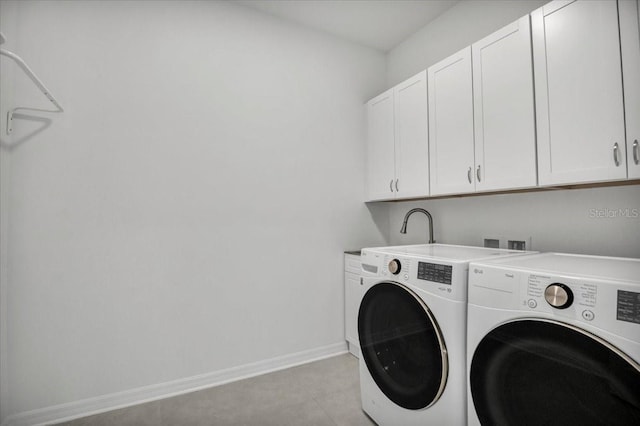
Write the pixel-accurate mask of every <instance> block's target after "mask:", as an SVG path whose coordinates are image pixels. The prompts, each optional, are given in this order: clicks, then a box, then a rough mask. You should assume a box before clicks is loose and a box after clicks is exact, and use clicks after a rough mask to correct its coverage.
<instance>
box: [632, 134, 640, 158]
mask: <svg viewBox="0 0 640 426" xmlns="http://www.w3.org/2000/svg"><path fill="white" fill-rule="evenodd" d="M638 149H639V148H638V139H636V140H635V141H633V162H634V163H636V164H640V158H638V157H640V154H638Z"/></svg>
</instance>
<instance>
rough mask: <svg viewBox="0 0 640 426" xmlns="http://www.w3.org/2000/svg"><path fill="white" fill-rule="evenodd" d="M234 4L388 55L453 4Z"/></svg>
mask: <svg viewBox="0 0 640 426" xmlns="http://www.w3.org/2000/svg"><path fill="white" fill-rule="evenodd" d="M234 3H239V4H241V5H244V6H247V7H250V8H252V9H257V10H260V11H263V12H266V13H268V14H270V15H274V16H277V17H280V18H284V19H288V20H290V21H294V22H297V23H299V24H302V25H304V26H307V27H311V28H314V29H317V30H321V31H324V32H327V33H330V34H333V35H335V36H338V37H341V38H343V39H346V40H349V41H352V42H355V43H358V44H363V45H365V46H368V47H372V48H374V49H377V50H380V51H383V52H387V51H389V50H390V49H392V48H393V47H395V46H397V45H398V44H400V43H401V42H402V41H403V40H405V39H407V38H408V37H409V36H410V35H412V34H413V33H415V32H416V31H418V30H419V29H420V28H422V27H424V26H425V25H427V24H428V23H429V22H431V21H432V20H434V19H435V18H437V17H438V16H440V15H441V14H442V13H444V12H445V11H446V10H447V9H449V8H451V7H452V6H453V5H455V4H456V3H457V1H454V0H236V1H234Z"/></svg>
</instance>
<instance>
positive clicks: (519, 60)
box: [472, 16, 537, 191]
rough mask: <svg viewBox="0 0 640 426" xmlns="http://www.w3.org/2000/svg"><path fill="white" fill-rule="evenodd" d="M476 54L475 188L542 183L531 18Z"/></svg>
mask: <svg viewBox="0 0 640 426" xmlns="http://www.w3.org/2000/svg"><path fill="white" fill-rule="evenodd" d="M472 58H473V100H474V117H475V120H474V127H475V172H474V178H475V180H476V182H475V189H476V191H495V190H503V189H514V188H523V187H533V186H536V184H537V179H536V134H535V115H534V102H533V65H532V61H531V27H530V23H529V16H525V17H523V18H521V19H519V20H518V21H516V22H514V23H513V24H511V25H508V26H506V27H504V28H502V29H501V30H499V31H497V32H495V33H493V34H491V35H490V36H488V37H486V38H484V39H482V40H480V41H478V42H477V43H474V44H473V45H472Z"/></svg>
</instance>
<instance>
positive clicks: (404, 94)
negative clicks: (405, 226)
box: [393, 71, 429, 198]
mask: <svg viewBox="0 0 640 426" xmlns="http://www.w3.org/2000/svg"><path fill="white" fill-rule="evenodd" d="M393 97H394V102H395V136H396V151H395V152H396V182H395V184H394V185H395V189H396V190H397V193H396V198H410V197H426V196H428V195H429V142H428V139H427V72H426V71H422V72H421V73H419V74H417V75H415V76H413V77H411V78H410V79H408V80H406V81H404V82H402V83H401V84H399V85H397V86H396V87H395V88H394V96H393Z"/></svg>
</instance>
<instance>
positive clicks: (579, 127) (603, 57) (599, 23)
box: [531, 0, 627, 185]
mask: <svg viewBox="0 0 640 426" xmlns="http://www.w3.org/2000/svg"><path fill="white" fill-rule="evenodd" d="M531 20H532V21H531V25H532V34H533V63H534V76H535V77H534V78H535V95H536V121H537V130H538V178H539V181H540V184H541V185H553V184H563V183H578V182H595V181H606V180H617V179H625V178H626V177H627V170H626V158H625V157H626V147H625V135H624V116H623V99H622V74H621V67H620V40H619V34H618V13H617V4H616V2H615V1H607V0H604V1H596V0H593V1H592V0H589V1H587V0H578V1H574V2H570V1H553V2H551V3H549V4H547V5H545V6H543V7H542V8H540V9H537V10H535V11H534V12H532V14H531Z"/></svg>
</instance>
